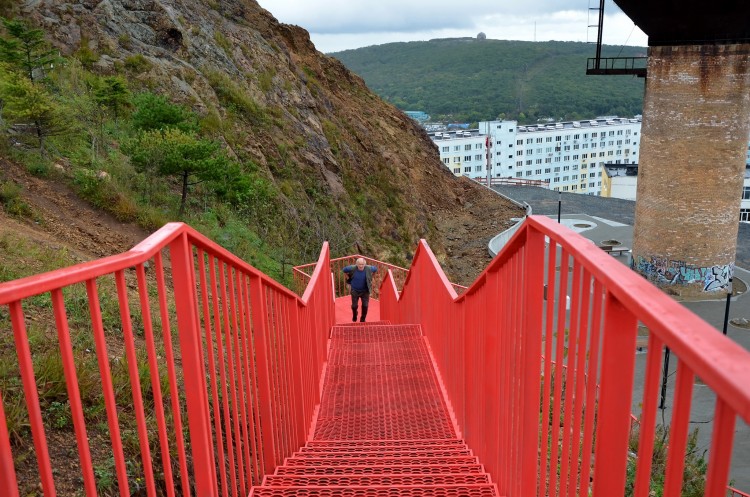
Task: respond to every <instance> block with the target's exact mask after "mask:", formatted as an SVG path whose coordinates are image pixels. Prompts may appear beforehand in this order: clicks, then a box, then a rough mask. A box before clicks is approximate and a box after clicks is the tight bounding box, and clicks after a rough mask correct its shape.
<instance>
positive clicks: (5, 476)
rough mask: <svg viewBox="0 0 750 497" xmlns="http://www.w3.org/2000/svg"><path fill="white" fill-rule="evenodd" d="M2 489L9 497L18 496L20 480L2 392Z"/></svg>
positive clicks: (0, 450) (0, 440)
mask: <svg viewBox="0 0 750 497" xmlns="http://www.w3.org/2000/svg"><path fill="white" fill-rule="evenodd" d="M0 491H2V495H5V496H7V497H18V481H17V480H16V470H15V468H14V466H13V454H12V452H11V450H10V438H9V436H8V425H7V421H6V419H5V410H4V409H3V396H2V394H1V393H0Z"/></svg>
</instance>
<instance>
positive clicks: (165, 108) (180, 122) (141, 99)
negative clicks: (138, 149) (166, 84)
mask: <svg viewBox="0 0 750 497" xmlns="http://www.w3.org/2000/svg"><path fill="white" fill-rule="evenodd" d="M133 103H134V104H135V112H134V113H133V118H132V119H133V127H134V128H135V129H137V130H142V131H152V130H162V131H163V130H168V129H178V130H180V131H183V132H186V133H190V132H194V131H197V130H198V123H197V120H196V118H195V114H193V113H192V112H190V111H189V110H187V109H186V108H185V107H183V106H182V105H177V104H173V103H171V102H170V101H169V100H167V98H166V97H163V96H161V95H155V94H153V93H141V94H140V95H137V96H136V97H135V99H134V102H133Z"/></svg>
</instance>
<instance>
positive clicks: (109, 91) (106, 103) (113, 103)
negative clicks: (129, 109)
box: [94, 76, 130, 122]
mask: <svg viewBox="0 0 750 497" xmlns="http://www.w3.org/2000/svg"><path fill="white" fill-rule="evenodd" d="M94 100H96V103H98V104H99V105H101V106H102V107H106V108H109V109H112V114H113V117H114V119H115V122H117V117H118V115H119V113H120V109H122V108H123V107H125V106H127V105H128V103H129V102H130V91H129V90H128V85H127V83H126V82H125V80H124V79H123V78H121V77H120V76H110V77H107V78H104V80H103V81H102V82H101V85H100V86H99V87H98V88H97V89H96V90H94Z"/></svg>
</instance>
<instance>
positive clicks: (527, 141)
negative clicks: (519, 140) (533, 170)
mask: <svg viewBox="0 0 750 497" xmlns="http://www.w3.org/2000/svg"><path fill="white" fill-rule="evenodd" d="M530 143H534V139H533V138H526V145H528V144H530Z"/></svg>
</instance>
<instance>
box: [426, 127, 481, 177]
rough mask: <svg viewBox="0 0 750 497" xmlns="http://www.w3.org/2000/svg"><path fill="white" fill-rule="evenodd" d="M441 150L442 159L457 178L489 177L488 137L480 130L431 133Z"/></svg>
mask: <svg viewBox="0 0 750 497" xmlns="http://www.w3.org/2000/svg"><path fill="white" fill-rule="evenodd" d="M429 135H430V137H431V138H432V140H433V141H434V142H435V145H437V147H438V150H440V159H441V160H442V161H443V164H445V167H447V168H448V169H450V170H451V171H452V172H453V174H455V175H456V176H468V177H470V178H479V177H486V176H487V168H486V165H487V147H486V146H485V145H486V142H487V135H483V134H480V133H479V130H476V129H474V130H466V131H464V130H460V131H444V132H440V131H438V132H435V133H429Z"/></svg>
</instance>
